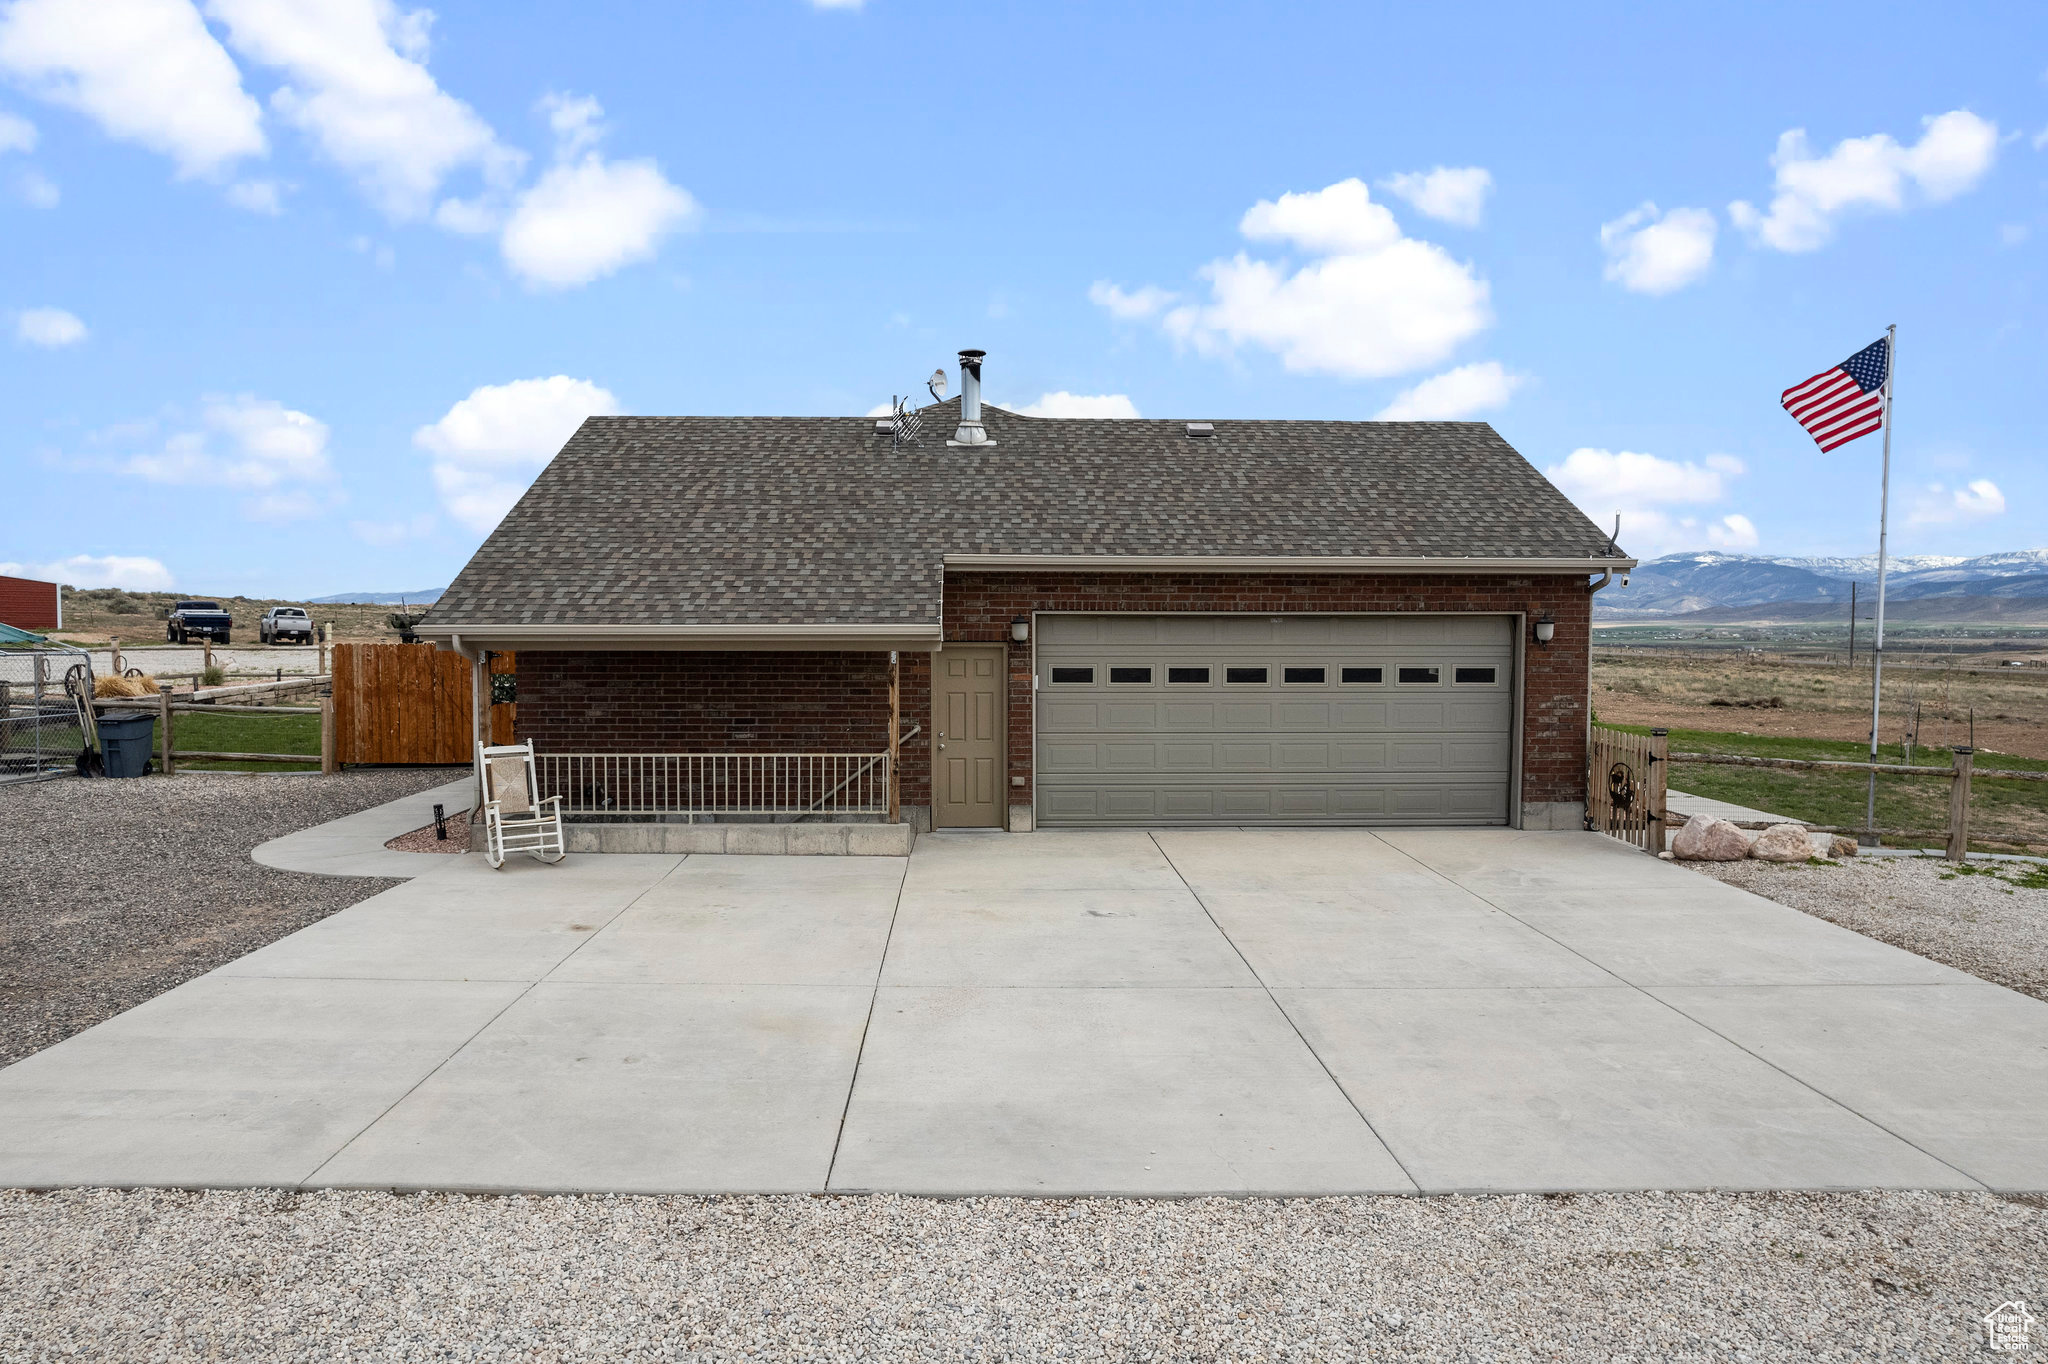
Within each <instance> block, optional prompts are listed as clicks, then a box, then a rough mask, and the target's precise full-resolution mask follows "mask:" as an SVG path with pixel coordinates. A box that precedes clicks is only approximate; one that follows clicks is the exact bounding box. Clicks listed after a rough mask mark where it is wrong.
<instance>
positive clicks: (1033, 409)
mask: <svg viewBox="0 0 2048 1364" xmlns="http://www.w3.org/2000/svg"><path fill="white" fill-rule="evenodd" d="M1003 406H1004V408H1005V409H1006V410H1008V411H1011V412H1015V413H1016V414H1017V415H1018V416H1020V417H1135V416H1137V415H1138V405H1137V404H1136V403H1134V402H1132V401H1131V400H1130V399H1129V398H1128V397H1126V396H1125V395H1124V394H1121V393H1069V392H1067V391H1066V390H1065V389H1061V390H1060V391H1059V392H1057V393H1047V394H1044V395H1042V396H1041V397H1040V398H1039V399H1038V401H1037V402H1035V403H1025V404H1023V405H1022V406H1019V407H1010V406H1009V405H1008V404H1007V403H1006V404H1003Z"/></svg>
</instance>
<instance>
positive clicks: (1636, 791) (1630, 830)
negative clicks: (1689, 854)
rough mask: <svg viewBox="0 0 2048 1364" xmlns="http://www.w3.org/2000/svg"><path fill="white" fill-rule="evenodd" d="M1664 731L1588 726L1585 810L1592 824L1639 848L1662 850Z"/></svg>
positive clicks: (1666, 746) (1666, 747)
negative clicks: (1588, 761)
mask: <svg viewBox="0 0 2048 1364" xmlns="http://www.w3.org/2000/svg"><path fill="white" fill-rule="evenodd" d="M1670 743H1671V740H1670V739H1669V738H1668V737H1667V732H1666V731H1665V730H1661V729H1653V730H1651V731H1650V732H1649V733H1648V734H1630V733H1627V732H1626V731H1623V730H1619V729H1608V728H1607V727H1606V726H1604V725H1595V726H1593V736H1592V743H1591V744H1590V745H1589V747H1588V752H1589V753H1590V755H1591V768H1592V770H1591V772H1590V773H1589V774H1588V780H1587V783H1586V812H1587V817H1588V819H1589V820H1590V821H1591V824H1592V827H1593V828H1594V829H1596V830H1598V831H1599V832H1601V833H1604V834H1611V835H1612V836H1614V837H1615V838H1618V839H1620V840H1621V841H1622V842H1624V843H1633V844H1634V845H1635V846H1636V847H1638V848H1641V849H1642V850H1643V851H1644V852H1652V853H1655V852H1662V851H1664V824H1665V819H1664V769H1665V767H1666V765H1667V760H1668V755H1669V748H1670Z"/></svg>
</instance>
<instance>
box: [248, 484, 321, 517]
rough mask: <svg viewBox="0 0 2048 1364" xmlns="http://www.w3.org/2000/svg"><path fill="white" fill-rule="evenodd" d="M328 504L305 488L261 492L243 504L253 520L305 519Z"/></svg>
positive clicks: (317, 512) (314, 514) (316, 513)
mask: <svg viewBox="0 0 2048 1364" xmlns="http://www.w3.org/2000/svg"><path fill="white" fill-rule="evenodd" d="M325 505H327V504H326V503H324V502H322V501H321V500H320V499H319V498H317V497H315V496H314V495H313V494H312V493H311V492H310V491H308V490H307V489H305V488H285V489H281V490H280V491H277V492H270V493H260V494H258V495H257V496H255V497H252V498H250V499H249V500H248V501H246V502H244V503H243V504H242V511H243V514H245V515H246V516H247V517H248V518H249V519H250V520H251V521H304V520H306V519H307V518H309V517H312V516H316V515H318V514H319V512H320V509H321V508H322V507H323V506H325Z"/></svg>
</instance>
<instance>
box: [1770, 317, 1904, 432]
mask: <svg viewBox="0 0 2048 1364" xmlns="http://www.w3.org/2000/svg"><path fill="white" fill-rule="evenodd" d="M1889 344H1890V343H1889V342H1888V341H1887V340H1886V339H1885V338H1883V337H1879V338H1878V339H1877V340H1875V341H1873V342H1871V343H1870V344H1869V345H1867V346H1865V347H1864V348H1863V349H1862V350H1859V351H1857V352H1856V353H1855V354H1854V355H1852V356H1850V357H1849V358H1848V359H1846V360H1844V361H1843V362H1842V363H1841V364H1839V365H1836V366H1835V367H1834V368H1833V369H1831V370H1827V371H1825V372H1824V373H1820V374H1816V375H1814V376H1813V377H1812V378H1811V379H1808V380H1807V381H1806V382H1804V383H1799V384H1794V385H1792V387H1790V388H1788V389H1786V390H1785V394H1784V396H1783V397H1782V398H1780V399H1779V401H1780V402H1782V403H1783V404H1784V405H1785V410H1786V411H1787V412H1790V413H1791V414H1792V420H1793V421H1796V422H1798V423H1799V424H1800V425H1801V426H1803V427H1805V428H1806V434H1807V435H1809V436H1812V437H1813V443H1814V444H1815V445H1818V446H1819V447H1820V448H1821V451H1822V452H1823V453H1825V452H1827V451H1829V450H1832V449H1834V448H1835V447H1836V446H1838V445H1847V444H1848V443H1849V442H1850V441H1852V440H1855V439H1856V438H1857V437H1858V436H1867V435H1869V434H1870V433H1871V432H1873V431H1875V430H1877V429H1879V428H1880V427H1882V426H1883V425H1884V384H1885V375H1886V372H1887V371H1888V370H1889V369H1890V368H1891V366H1890V363H1889V360H1890V357H1889V356H1888V355H1887V354H1886V350H1887V348H1888V346H1889Z"/></svg>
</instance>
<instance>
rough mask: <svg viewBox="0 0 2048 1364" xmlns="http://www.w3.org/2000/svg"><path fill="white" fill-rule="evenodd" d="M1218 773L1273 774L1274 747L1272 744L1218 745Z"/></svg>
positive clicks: (1243, 743)
mask: <svg viewBox="0 0 2048 1364" xmlns="http://www.w3.org/2000/svg"><path fill="white" fill-rule="evenodd" d="M1216 770H1217V771H1218V772H1271V771H1272V770H1273V745H1272V744H1270V743H1245V742H1238V743H1220V744H1217V745H1216Z"/></svg>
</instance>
